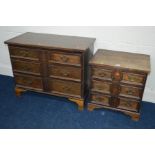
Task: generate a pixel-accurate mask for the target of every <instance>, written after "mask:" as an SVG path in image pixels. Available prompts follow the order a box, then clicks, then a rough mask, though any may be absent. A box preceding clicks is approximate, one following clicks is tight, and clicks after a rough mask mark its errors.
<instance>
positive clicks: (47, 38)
mask: <svg viewBox="0 0 155 155" xmlns="http://www.w3.org/2000/svg"><path fill="white" fill-rule="evenodd" d="M94 42H95V39H94V38H86V37H74V36H61V35H52V34H40V33H29V32H28V33H25V34H22V35H20V36H17V37H15V38H13V39H10V40H8V41H5V43H6V44H8V47H9V52H10V58H11V63H12V68H13V74H14V77H15V82H16V87H15V92H16V95H18V96H20V94H21V93H22V92H24V91H26V90H31V91H36V92H41V93H47V94H50V95H57V96H62V97H67V98H68V99H69V100H70V101H73V102H76V103H77V104H78V107H79V110H82V109H83V107H84V100H85V97H86V96H87V90H88V87H89V83H88V82H89V80H88V74H89V73H88V61H89V59H90V58H91V57H92V55H93V48H94Z"/></svg>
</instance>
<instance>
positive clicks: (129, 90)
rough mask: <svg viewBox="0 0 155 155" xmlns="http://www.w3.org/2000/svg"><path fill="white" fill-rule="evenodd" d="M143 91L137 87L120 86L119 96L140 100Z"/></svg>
mask: <svg viewBox="0 0 155 155" xmlns="http://www.w3.org/2000/svg"><path fill="white" fill-rule="evenodd" d="M142 92H143V89H142V88H139V87H133V86H127V85H121V86H120V95H122V96H128V97H135V98H138V99H140V98H141V96H142Z"/></svg>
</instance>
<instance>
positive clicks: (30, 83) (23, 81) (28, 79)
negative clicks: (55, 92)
mask: <svg viewBox="0 0 155 155" xmlns="http://www.w3.org/2000/svg"><path fill="white" fill-rule="evenodd" d="M15 81H16V84H17V85H21V86H25V87H29V88H32V89H33V88H34V89H41V90H42V89H43V84H42V79H41V78H39V77H34V76H26V75H19V74H16V75H15Z"/></svg>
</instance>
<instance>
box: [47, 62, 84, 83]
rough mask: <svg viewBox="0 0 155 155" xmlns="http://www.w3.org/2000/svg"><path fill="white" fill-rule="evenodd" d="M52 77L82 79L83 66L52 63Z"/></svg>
mask: <svg viewBox="0 0 155 155" xmlns="http://www.w3.org/2000/svg"><path fill="white" fill-rule="evenodd" d="M49 75H50V77H59V78H66V79H73V80H77V81H81V68H78V67H71V66H61V65H51V66H50V67H49Z"/></svg>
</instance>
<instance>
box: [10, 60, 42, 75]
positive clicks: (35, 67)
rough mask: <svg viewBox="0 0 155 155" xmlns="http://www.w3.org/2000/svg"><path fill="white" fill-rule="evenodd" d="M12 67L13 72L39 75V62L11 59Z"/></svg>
mask: <svg viewBox="0 0 155 155" xmlns="http://www.w3.org/2000/svg"><path fill="white" fill-rule="evenodd" d="M12 67H13V71H14V72H23V73H27V74H35V75H41V72H40V71H41V69H40V63H36V62H27V61H22V60H20V59H19V60H16V59H12Z"/></svg>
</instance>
